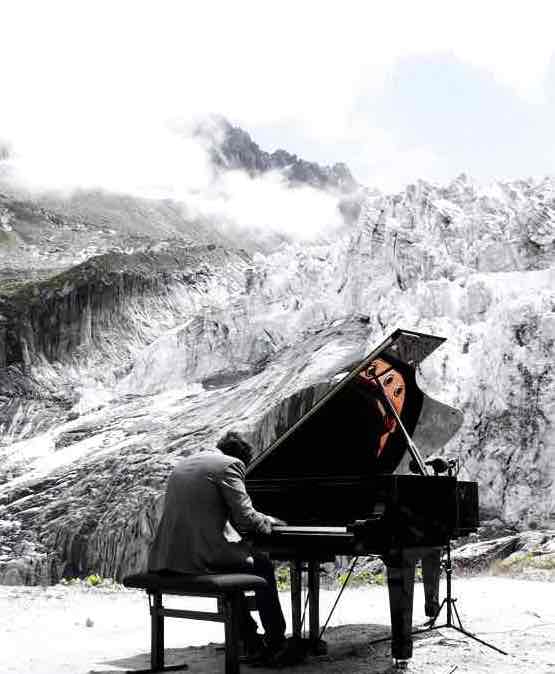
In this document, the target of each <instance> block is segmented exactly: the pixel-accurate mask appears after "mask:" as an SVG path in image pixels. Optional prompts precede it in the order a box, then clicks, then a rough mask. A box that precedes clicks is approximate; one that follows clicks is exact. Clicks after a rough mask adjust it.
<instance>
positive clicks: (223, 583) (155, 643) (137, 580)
mask: <svg viewBox="0 0 555 674" xmlns="http://www.w3.org/2000/svg"><path fill="white" fill-rule="evenodd" d="M123 584H124V586H125V587H129V588H136V589H140V590H145V592H146V593H147V594H148V603H149V606H150V625H151V633H150V639H151V640H150V666H151V669H145V670H139V671H140V672H142V673H144V674H147V673H148V672H168V671H178V670H183V669H187V665H185V664H183V665H172V666H164V618H165V617H167V618H189V619H191V620H210V621H215V622H223V623H224V627H225V674H239V671H240V670H239V640H240V635H239V616H240V611H241V605H240V602H241V594H242V593H243V592H248V591H249V590H256V589H257V588H260V587H264V586H266V585H267V583H266V581H265V580H264V578H261V577H260V576H254V575H252V574H246V573H214V574H206V575H186V574H179V573H175V574H173V573H167V572H163V573H156V572H147V573H137V574H134V575H132V576H127V577H126V578H124V579H123ZM164 594H171V595H179V596H184V597H213V598H215V599H217V601H218V604H217V609H216V611H215V612H209V611H192V610H179V609H171V608H164V606H163V604H162V596H163V595H164Z"/></svg>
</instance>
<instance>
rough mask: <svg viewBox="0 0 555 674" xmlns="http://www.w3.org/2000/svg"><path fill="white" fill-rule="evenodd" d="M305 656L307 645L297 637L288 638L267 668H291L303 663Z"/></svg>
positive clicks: (274, 654)
mask: <svg viewBox="0 0 555 674" xmlns="http://www.w3.org/2000/svg"><path fill="white" fill-rule="evenodd" d="M306 654H307V643H306V641H305V640H303V639H299V638H298V637H290V638H289V639H286V641H285V642H284V643H283V644H282V646H281V647H280V648H279V649H278V650H276V651H275V652H274V653H273V654H272V656H271V658H270V659H269V661H268V662H267V665H268V666H269V667H276V668H279V667H292V666H294V665H298V664H300V663H301V662H304V660H305V659H306Z"/></svg>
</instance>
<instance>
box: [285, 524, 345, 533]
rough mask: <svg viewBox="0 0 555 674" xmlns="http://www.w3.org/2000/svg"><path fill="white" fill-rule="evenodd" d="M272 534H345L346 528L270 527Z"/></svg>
mask: <svg viewBox="0 0 555 674" xmlns="http://www.w3.org/2000/svg"><path fill="white" fill-rule="evenodd" d="M272 533H273V534H306V535H308V536H310V534H346V533H347V527H300V526H298V527H294V526H287V525H280V526H275V527H272Z"/></svg>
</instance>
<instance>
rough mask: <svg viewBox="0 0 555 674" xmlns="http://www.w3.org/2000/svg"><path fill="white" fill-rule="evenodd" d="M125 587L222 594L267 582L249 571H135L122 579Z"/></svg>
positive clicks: (263, 585)
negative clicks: (194, 572) (208, 572)
mask: <svg viewBox="0 0 555 674" xmlns="http://www.w3.org/2000/svg"><path fill="white" fill-rule="evenodd" d="M123 584H124V585H125V587H133V588H139V589H141V590H149V591H153V592H183V593H184V594H185V593H191V594H194V593H195V592H199V593H206V594H208V593H211V592H213V593H214V594H222V593H224V592H230V591H233V590H256V589H257V588H260V587H266V586H267V582H266V581H265V580H264V578H261V577H260V576H255V575H253V574H249V573H210V574H203V575H189V574H184V573H175V574H174V573H168V572H164V573H156V572H155V571H149V572H148V573H136V574H133V575H132V576H127V577H126V578H124V579H123Z"/></svg>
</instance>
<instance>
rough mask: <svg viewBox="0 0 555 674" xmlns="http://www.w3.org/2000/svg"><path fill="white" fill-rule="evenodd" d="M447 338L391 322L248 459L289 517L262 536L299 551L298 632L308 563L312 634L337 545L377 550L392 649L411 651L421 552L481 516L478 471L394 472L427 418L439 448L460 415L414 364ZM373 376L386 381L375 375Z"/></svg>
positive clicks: (401, 655)
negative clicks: (325, 564)
mask: <svg viewBox="0 0 555 674" xmlns="http://www.w3.org/2000/svg"><path fill="white" fill-rule="evenodd" d="M443 341H444V340H443V339H442V338H439V337H435V336H433V335H423V334H420V333H415V332H412V331H405V330H397V331H395V332H394V333H393V334H392V335H391V336H390V337H389V338H388V339H387V340H386V341H385V342H384V343H383V344H381V345H380V346H379V347H378V348H377V349H374V350H373V351H372V353H370V355H369V356H368V357H367V358H365V359H364V360H363V361H361V362H359V363H356V364H355V365H354V367H350V368H348V369H347V371H346V372H345V373H344V374H342V375H340V376H339V382H338V383H337V384H336V385H335V386H334V387H332V388H331V389H330V391H329V392H328V393H327V394H326V395H325V396H323V397H322V399H321V400H320V401H318V402H317V403H316V404H315V405H314V406H313V407H312V409H311V410H309V412H307V413H306V414H305V415H304V416H303V417H301V418H300V419H298V420H297V421H296V422H295V423H294V424H293V425H292V426H291V427H290V428H289V429H287V430H286V431H285V432H284V433H283V434H282V435H281V436H280V437H279V438H277V439H276V441H275V442H274V443H272V445H270V447H269V448H268V449H266V450H265V451H264V452H262V453H261V454H260V455H259V456H258V457H257V459H256V460H255V461H254V462H253V463H252V464H251V466H249V470H248V472H247V489H248V492H249V494H250V495H251V498H252V500H253V503H254V506H255V507H256V508H257V509H258V510H260V511H262V512H267V513H270V514H272V515H274V516H276V517H279V518H280V519H283V520H285V522H287V525H288V526H286V527H278V528H277V529H276V530H275V531H274V532H272V534H271V535H269V536H263V537H258V538H257V539H256V540H255V545H256V546H257V547H258V548H259V549H261V550H265V551H267V552H269V553H270V554H271V555H272V557H273V558H275V559H280V560H288V561H290V562H291V595H292V614H293V633H294V634H296V635H298V636H300V632H301V606H300V601H301V599H300V597H301V586H300V582H301V568H302V564H303V563H305V564H306V565H307V568H308V584H309V587H308V590H309V602H310V604H309V607H310V608H309V616H310V628H309V632H310V639H311V641H312V642H313V643H314V644H316V643H317V642H318V638H319V631H320V626H319V616H318V613H319V603H318V594H319V568H320V563H321V562H322V561H328V560H331V559H333V558H334V557H335V556H337V555H352V556H354V555H365V554H366V555H370V554H373V555H379V556H380V557H382V559H383V560H384V562H385V564H386V565H387V578H388V588H389V598H390V609H391V629H392V656H393V658H395V659H396V660H407V659H408V658H410V657H411V655H412V638H411V630H412V604H413V589H414V572H415V564H416V561H417V560H418V559H423V558H426V555H428V554H429V553H430V552H431V551H433V550H437V548H439V547H442V546H445V545H446V544H447V543H448V541H449V540H451V539H453V538H457V537H459V536H462V535H466V534H468V533H470V532H472V531H475V530H476V528H477V526H478V489H477V484H476V483H474V482H462V481H459V480H457V479H456V477H452V476H447V475H438V476H436V475H403V474H394V471H395V470H396V469H398V467H399V466H400V465H401V464H403V463H406V454H407V440H406V436H407V434H408V435H409V436H410V437H412V438H414V437H415V435H416V436H419V430H418V429H419V425H420V426H422V427H423V428H424V429H426V431H425V432H426V433H427V435H429V436H434V437H433V438H432V440H431V441H430V442H429V443H428V446H427V449H428V450H429V448H430V447H431V448H432V449H437V448H438V447H439V446H440V445H441V444H443V443H444V442H445V440H446V439H448V438H449V437H451V436H452V435H453V432H454V431H455V430H456V429H457V428H458V426H460V423H461V421H462V417H461V414H460V412H458V411H457V410H454V409H453V408H450V407H448V406H446V405H443V404H442V403H438V402H437V401H433V400H432V399H430V398H429V397H428V396H426V395H425V394H424V393H423V392H422V391H421V390H420V389H419V387H418V386H417V384H416V380H415V369H416V367H417V366H418V365H419V363H420V362H422V360H423V359H424V358H425V357H426V356H427V355H429V353H431V352H432V351H433V350H435V348H437V346H439V344H441V343H442V342H443ZM367 372H368V373H369V375H368V376H365V375H366V373H367ZM377 377H379V378H380V381H381V382H382V383H383V384H386V385H387V386H380V390H378V389H377V388H376V387H375V386H373V384H372V380H373V378H374V379H375V378H377ZM384 395H388V396H391V398H392V399H393V397H394V396H396V403H395V404H396V411H397V412H398V414H395V412H393V414H392V415H389V418H388V414H387V412H388V409H387V405H386V402H385V400H384ZM392 417H393V419H392ZM400 426H403V428H401V427H400ZM438 426H441V427H440V428H438ZM419 437H420V439H422V434H421V433H420V436H419ZM424 439H425V438H424ZM423 569H424V565H423ZM424 580H426V578H424Z"/></svg>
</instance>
